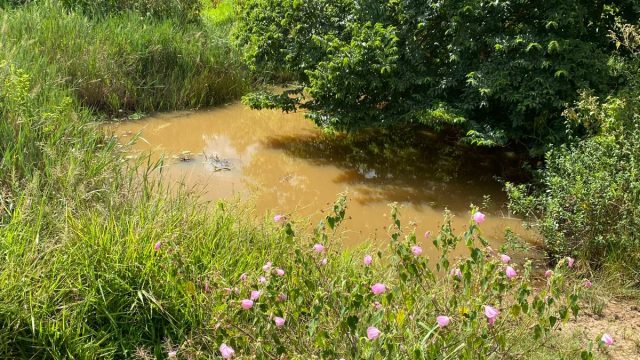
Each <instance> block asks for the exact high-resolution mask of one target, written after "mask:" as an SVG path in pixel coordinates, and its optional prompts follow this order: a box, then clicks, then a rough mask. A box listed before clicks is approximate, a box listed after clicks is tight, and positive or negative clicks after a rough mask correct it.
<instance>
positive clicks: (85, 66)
mask: <svg viewBox="0 0 640 360" xmlns="http://www.w3.org/2000/svg"><path fill="white" fill-rule="evenodd" d="M4 15H8V16H4ZM2 29H3V31H2V32H1V33H0V48H1V49H2V51H3V52H8V53H9V55H7V56H6V57H9V56H10V57H11V58H12V62H13V63H15V64H17V65H18V66H20V67H23V68H26V69H28V70H29V71H30V73H31V75H32V76H37V77H42V78H46V79H47V81H51V82H62V83H64V84H66V85H68V86H70V87H71V88H73V89H74V91H75V93H76V97H77V98H78V99H80V100H81V101H82V102H83V103H84V104H85V105H87V106H89V107H91V108H93V109H96V110H100V111H102V112H106V113H109V114H119V113H120V111H121V110H125V111H140V112H150V111H159V110H172V109H184V108H197V107H202V106H210V105H215V104H220V103H223V102H227V101H229V100H232V99H236V98H238V97H239V96H241V95H242V94H243V93H244V92H245V91H246V89H247V82H246V81H245V78H244V71H243V69H242V67H241V63H240V60H239V54H238V53H237V52H236V51H235V50H234V48H233V47H232V46H231V44H230V43H229V41H228V38H227V36H228V35H227V34H228V33H227V32H226V30H223V29H219V28H216V27H207V26H204V25H202V24H177V23H175V22H174V21H172V20H163V21H158V20H153V19H141V18H140V17H138V16H135V15H132V14H122V15H118V16H113V17H109V18H107V19H105V20H103V21H92V20H90V19H87V18H85V17H83V16H81V15H79V14H77V13H73V12H72V13H68V12H67V11H65V10H64V9H63V8H62V7H60V6H58V5H55V4H51V5H30V6H27V7H23V8H18V9H15V10H7V11H6V12H5V13H4V14H3V20H2Z"/></svg>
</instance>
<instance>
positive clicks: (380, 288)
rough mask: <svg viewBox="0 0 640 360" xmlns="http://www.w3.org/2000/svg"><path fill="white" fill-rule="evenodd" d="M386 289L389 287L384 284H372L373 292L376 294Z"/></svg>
mask: <svg viewBox="0 0 640 360" xmlns="http://www.w3.org/2000/svg"><path fill="white" fill-rule="evenodd" d="M385 291H387V287H386V286H384V284H381V283H376V284H373V285H371V292H373V293H374V294H376V295H380V294H382V293H383V292H385Z"/></svg>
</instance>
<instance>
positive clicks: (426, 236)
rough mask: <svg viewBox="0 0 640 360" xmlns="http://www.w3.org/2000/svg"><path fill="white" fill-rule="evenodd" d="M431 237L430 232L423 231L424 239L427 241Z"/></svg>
mask: <svg viewBox="0 0 640 360" xmlns="http://www.w3.org/2000/svg"><path fill="white" fill-rule="evenodd" d="M430 236H431V231H425V233H424V238H425V239H428V238H429V237H430Z"/></svg>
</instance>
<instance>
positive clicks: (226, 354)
mask: <svg viewBox="0 0 640 360" xmlns="http://www.w3.org/2000/svg"><path fill="white" fill-rule="evenodd" d="M220 354H222V358H223V359H231V358H232V357H233V355H235V354H236V351H235V350H233V348H232V347H231V346H227V344H222V345H220Z"/></svg>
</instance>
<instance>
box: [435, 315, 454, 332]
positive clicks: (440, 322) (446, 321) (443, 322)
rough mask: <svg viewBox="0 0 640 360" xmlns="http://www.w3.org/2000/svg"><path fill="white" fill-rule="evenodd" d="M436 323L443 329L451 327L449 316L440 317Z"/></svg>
mask: <svg viewBox="0 0 640 360" xmlns="http://www.w3.org/2000/svg"><path fill="white" fill-rule="evenodd" d="M436 321H437V322H438V326H440V328H441V329H442V328H443V327H445V326H447V325H449V323H450V322H451V319H450V318H449V317H448V316H444V315H440V316H438V317H437V318H436Z"/></svg>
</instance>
